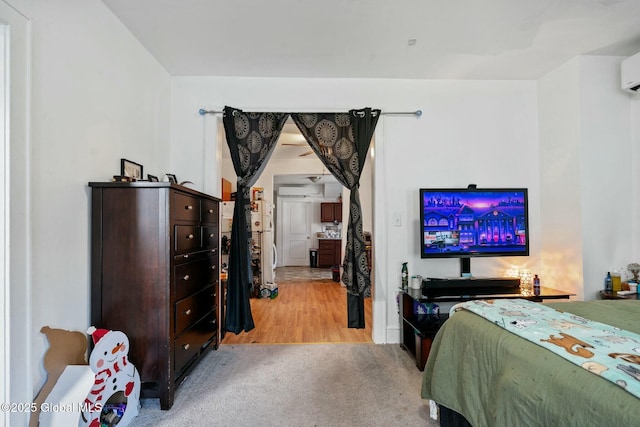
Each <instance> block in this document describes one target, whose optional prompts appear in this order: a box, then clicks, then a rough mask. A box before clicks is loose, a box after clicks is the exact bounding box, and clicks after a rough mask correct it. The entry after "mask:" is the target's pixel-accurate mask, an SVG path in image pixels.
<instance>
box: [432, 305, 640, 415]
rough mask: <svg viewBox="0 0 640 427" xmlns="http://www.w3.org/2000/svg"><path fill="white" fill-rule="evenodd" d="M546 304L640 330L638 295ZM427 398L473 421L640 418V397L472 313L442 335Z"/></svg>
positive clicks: (435, 349)
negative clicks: (634, 297)
mask: <svg viewBox="0 0 640 427" xmlns="http://www.w3.org/2000/svg"><path fill="white" fill-rule="evenodd" d="M545 305H548V306H550V307H553V308H555V309H558V310H562V311H566V312H569V313H572V314H576V315H578V316H582V317H585V318H587V319H592V320H595V321H598V322H602V323H606V324H609V325H612V326H616V327H619V328H621V329H626V330H628V331H631V332H636V333H640V302H638V301H611V300H605V301H588V302H555V303H546V304H545ZM422 397H423V398H424V399H432V400H434V401H436V402H437V403H439V404H441V405H443V406H446V407H448V408H450V409H453V410H454V411H456V412H459V413H460V414H462V415H464V417H465V418H466V419H467V420H468V421H469V422H470V423H471V424H472V425H473V426H474V427H483V426H487V427H500V426H505V427H513V426H527V427H528V426H545V427H546V426H580V427H583V426H609V425H612V426H613V425H615V426H631V425H638V424H640V399H638V398H636V397H634V396H633V395H631V394H629V393H628V392H626V391H625V390H623V389H621V388H620V387H618V386H617V385H615V384H612V383H610V382H609V381H607V380H605V379H603V378H599V377H598V376H597V375H595V374H593V373H591V372H588V371H587V370H585V369H582V368H580V367H578V366H576V365H574V364H573V363H571V362H569V361H567V360H564V359H562V358H561V357H559V356H557V355H555V354H553V353H552V352H550V351H549V350H547V349H545V348H542V347H540V346H538V345H536V344H533V343H531V342H529V341H527V340H524V339H522V338H520V337H518V336H516V335H514V334H512V333H510V332H508V331H505V330H504V329H502V328H500V327H497V326H495V325H493V324H491V322H489V321H487V320H486V319H483V318H481V317H479V316H477V315H476V314H473V313H470V312H466V311H461V312H458V313H456V314H455V315H454V316H453V317H452V318H450V319H449V320H447V321H446V322H445V323H444V325H443V326H442V328H441V329H440V331H439V332H438V334H437V335H436V337H435V339H434V342H433V345H432V347H431V351H430V353H429V358H428V360H427V364H426V365H425V369H424V376H423V383H422Z"/></svg>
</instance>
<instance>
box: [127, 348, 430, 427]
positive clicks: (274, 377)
mask: <svg viewBox="0 0 640 427" xmlns="http://www.w3.org/2000/svg"><path fill="white" fill-rule="evenodd" d="M421 375H422V373H421V372H420V371H419V370H418V369H417V368H416V366H415V361H414V360H413V359H412V358H411V356H410V355H409V354H408V353H406V352H405V351H403V350H402V349H401V348H400V346H399V345H398V344H388V345H376V344H297V345H277V344H275V345H258V344H245V345H221V346H220V348H219V349H218V350H217V351H212V352H210V353H209V354H208V355H207V356H205V358H204V359H203V360H202V361H201V363H200V364H199V365H198V366H197V367H196V368H195V369H194V371H193V372H192V373H191V375H190V376H189V378H187V380H186V381H185V382H184V383H183V384H182V385H181V386H180V387H179V388H178V391H177V393H176V398H175V403H174V405H173V407H172V408H171V410H169V411H161V410H160V407H159V403H158V400H157V399H146V400H143V401H142V408H141V411H140V414H139V415H138V416H137V417H136V418H135V419H134V420H133V423H132V424H131V425H132V426H155V427H160V426H300V427H306V426H318V427H322V426H386V427H388V426H436V425H437V423H436V422H434V421H433V420H431V419H430V418H429V405H428V402H427V401H423V400H422V399H421V397H420V387H421Z"/></svg>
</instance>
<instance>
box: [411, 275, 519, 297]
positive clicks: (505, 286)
mask: <svg viewBox="0 0 640 427" xmlns="http://www.w3.org/2000/svg"><path fill="white" fill-rule="evenodd" d="M519 293H520V279H519V278H517V277H484V278H482V277H468V278H467V277H456V278H451V279H436V278H427V279H424V280H423V281H422V295H424V296H425V297H438V296H443V295H459V296H475V295H494V294H519Z"/></svg>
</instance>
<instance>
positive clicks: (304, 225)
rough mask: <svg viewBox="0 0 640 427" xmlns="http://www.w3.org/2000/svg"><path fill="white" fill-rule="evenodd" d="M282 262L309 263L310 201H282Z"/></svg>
mask: <svg viewBox="0 0 640 427" xmlns="http://www.w3.org/2000/svg"><path fill="white" fill-rule="evenodd" d="M281 215H282V221H281V222H280V223H281V224H282V226H283V229H282V238H283V245H282V246H283V247H282V248H281V252H282V262H283V264H284V265H285V266H303V265H306V266H308V265H309V249H310V248H309V245H310V242H311V202H306V201H299V200H284V201H283V202H282V214H281Z"/></svg>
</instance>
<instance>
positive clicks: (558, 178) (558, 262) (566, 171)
mask: <svg viewBox="0 0 640 427" xmlns="http://www.w3.org/2000/svg"><path fill="white" fill-rule="evenodd" d="M578 70H579V63H578V60H577V58H576V59H574V60H571V61H569V62H568V63H566V64H564V65H563V66H561V67H559V68H558V69H556V70H554V71H553V72H551V73H549V74H548V75H547V76H545V77H544V78H542V79H540V80H539V81H538V114H539V129H540V169H541V171H540V187H541V193H543V195H542V198H541V200H540V212H541V220H540V222H541V224H542V230H544V238H543V241H542V254H543V255H542V260H543V264H544V270H543V271H542V272H541V275H540V277H541V282H542V284H543V285H548V283H547V282H550V283H552V284H555V283H557V282H560V281H561V282H562V284H561V286H560V284H559V286H557V287H558V288H561V289H564V290H567V291H571V292H573V293H576V294H577V297H578V298H579V299H581V297H582V284H583V281H582V276H583V275H582V268H583V259H582V255H583V254H582V243H583V236H582V210H581V209H582V183H581V181H580V180H581V172H580V170H581V168H582V162H581V161H580V159H581V157H582V156H581V150H580V108H579V99H578V96H579V84H578V81H577V80H576V78H575V76H576V75H577V74H578Z"/></svg>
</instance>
